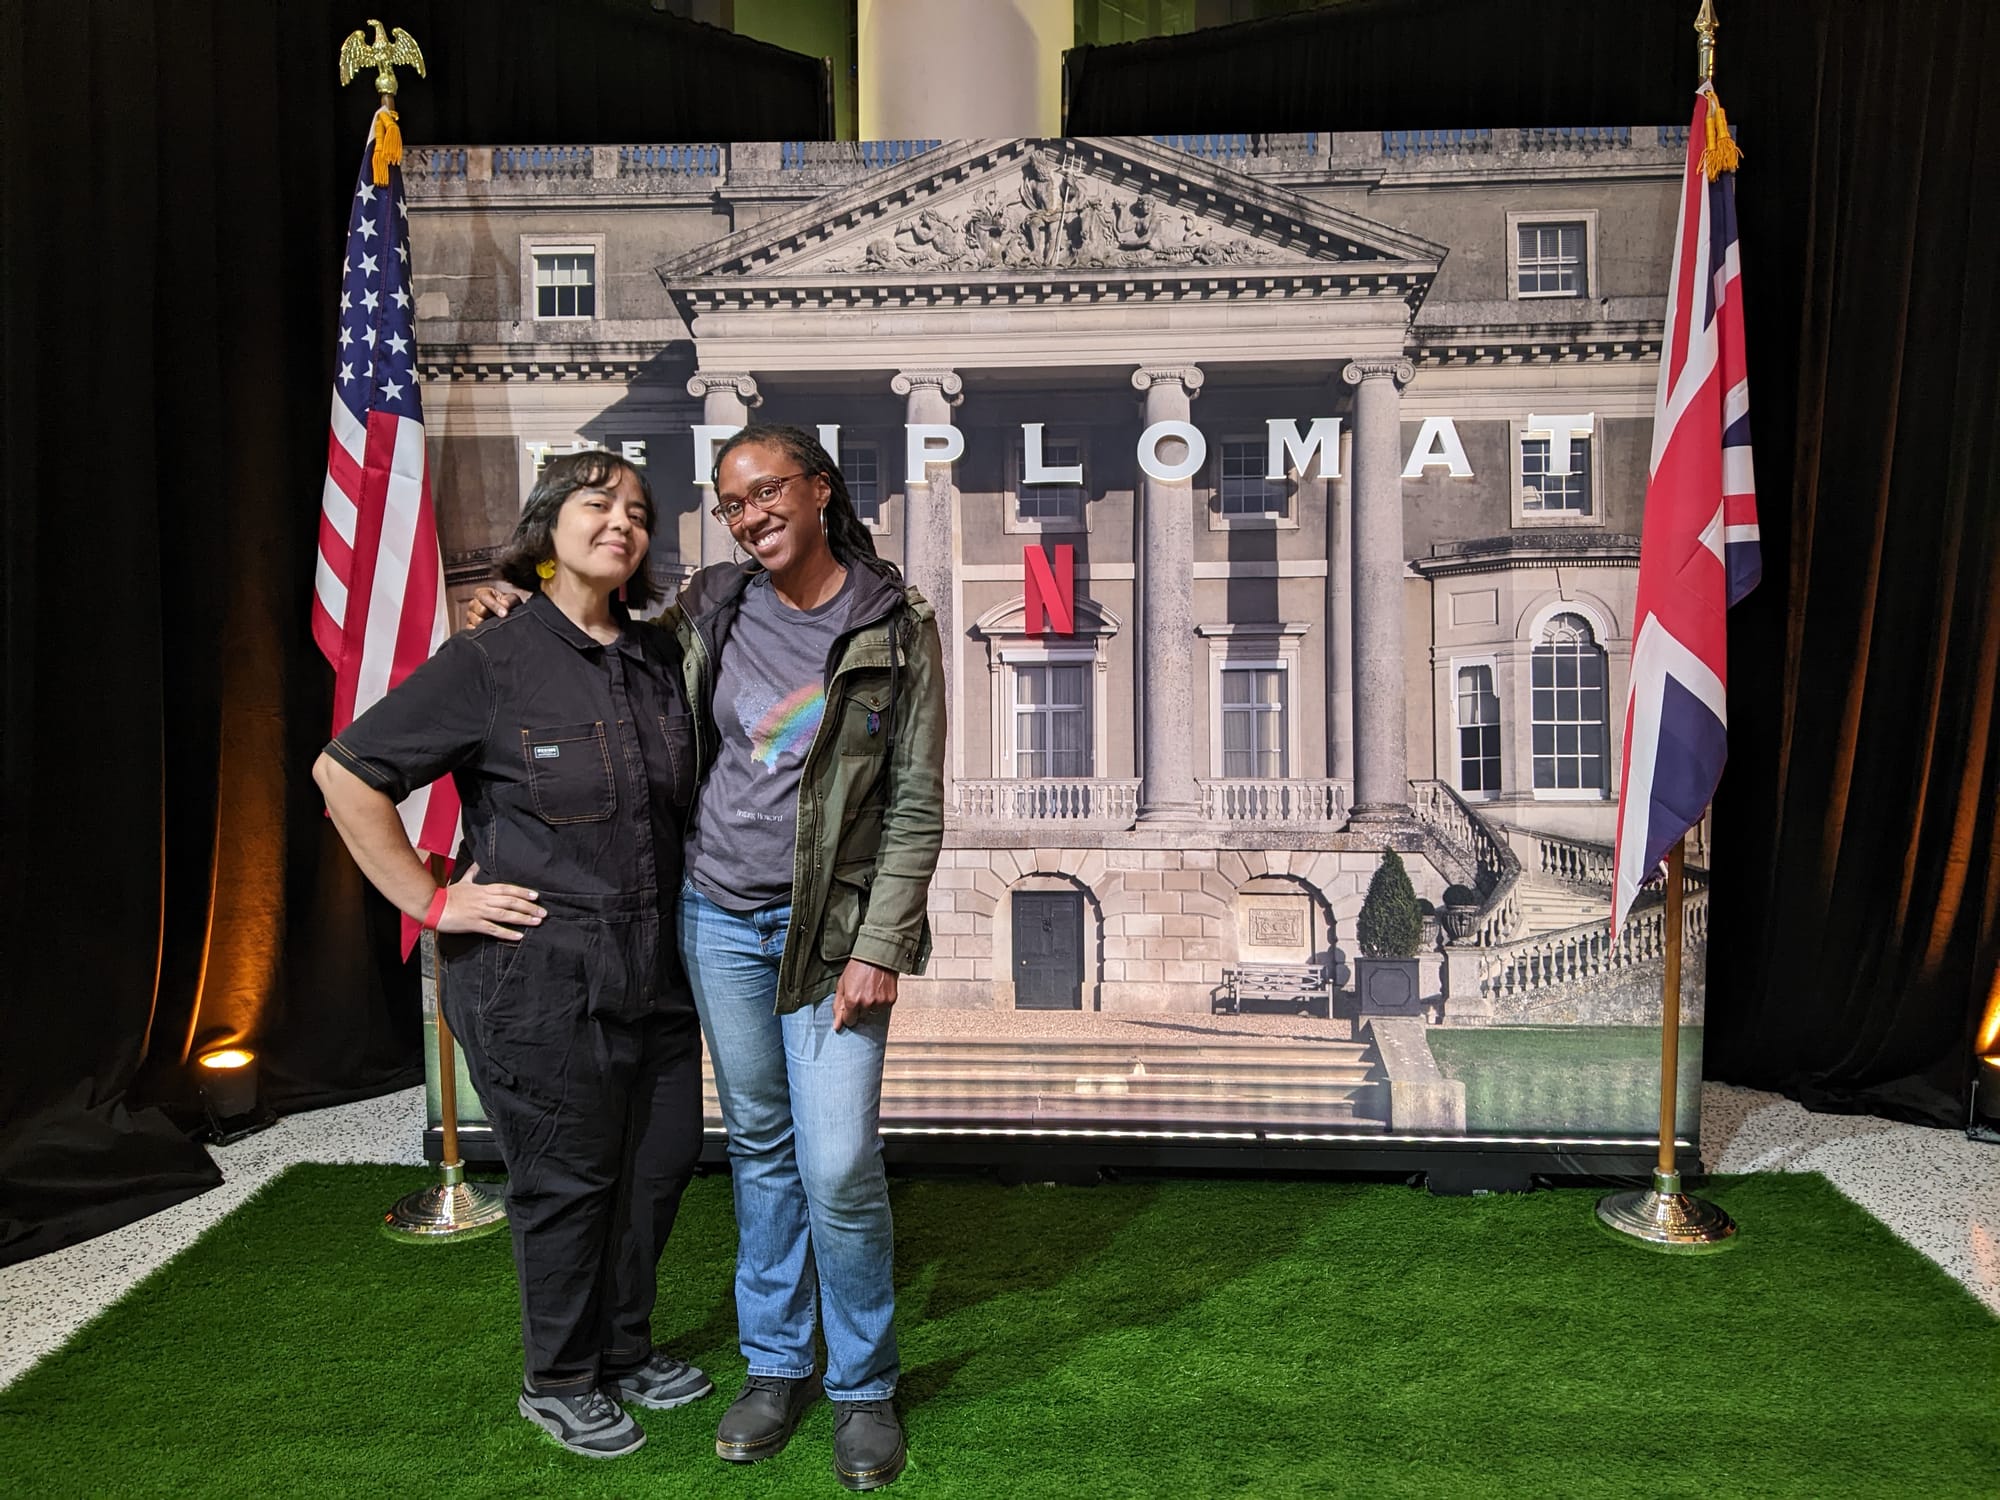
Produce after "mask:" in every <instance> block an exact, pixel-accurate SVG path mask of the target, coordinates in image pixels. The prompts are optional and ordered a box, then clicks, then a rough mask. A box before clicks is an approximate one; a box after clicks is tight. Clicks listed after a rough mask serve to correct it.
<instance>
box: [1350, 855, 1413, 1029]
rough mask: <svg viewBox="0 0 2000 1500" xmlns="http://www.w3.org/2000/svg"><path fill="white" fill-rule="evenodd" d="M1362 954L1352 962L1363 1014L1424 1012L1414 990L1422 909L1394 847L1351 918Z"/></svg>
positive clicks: (1356, 995)
mask: <svg viewBox="0 0 2000 1500" xmlns="http://www.w3.org/2000/svg"><path fill="white" fill-rule="evenodd" d="M1354 938H1355V941H1356V942H1357V943H1359V944H1360V945H1361V955H1362V956H1361V957H1360V958H1359V959H1358V960H1357V961H1356V962H1355V965H1354V991H1355V999H1356V1000H1357V1001H1358V1002H1359V1003H1360V1008H1361V1014H1362V1015H1364V1016H1415V1015H1421V1014H1423V1003H1422V999H1421V997H1420V996H1419V994H1418V976H1417V954H1419V953H1420V952H1422V951H1423V938H1424V918H1423V910H1422V908H1421V907H1419V906H1418V905H1417V892H1416V889H1415V887H1413V886H1412V885H1411V884H1410V872H1409V871H1408V870H1406V869H1404V868H1403V861H1402V859H1401V857H1400V856H1399V855H1398V854H1397V853H1396V851H1395V850H1393V849H1385V850H1383V851H1382V863H1381V864H1379V865H1377V866H1376V867H1375V875H1374V878H1372V879H1371V880H1370V881H1369V882H1368V895H1367V897H1366V898H1365V899H1364V900H1363V901H1362V903H1361V915H1360V916H1359V917H1358V918H1356V919H1355V923H1354Z"/></svg>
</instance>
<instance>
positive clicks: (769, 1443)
mask: <svg viewBox="0 0 2000 1500" xmlns="http://www.w3.org/2000/svg"><path fill="white" fill-rule="evenodd" d="M815 1386H816V1382H815V1381H814V1379H813V1377H812V1376H810V1375H807V1376H805V1377H803V1378H802V1379H799V1380H787V1379H785V1378H784V1377H783V1376H781V1375H752V1376H751V1377H750V1378H749V1379H748V1380H745V1381H744V1382H743V1389H742V1390H741V1391H740V1392H738V1393H737V1397H736V1399H735V1400H734V1401H733V1402H731V1403H730V1407H729V1410H728V1411H726V1412H724V1413H723V1414H722V1421H721V1422H720V1423H718V1424H717V1426H716V1429H715V1456H716V1457H717V1458H725V1459H727V1460H729V1462H731V1463H733V1464H754V1463H756V1462H757V1461H758V1460H759V1459H764V1458H769V1457H771V1456H772V1455H773V1454H775V1453H778V1452H780V1451H782V1450H783V1448H784V1446H785V1444H787V1443H789V1442H790V1441H791V1440H792V1434H793V1432H795V1431H796V1430H797V1429H798V1425H799V1418H800V1417H802V1416H804V1415H805V1410H806V1408H807V1407H808V1406H811V1405H812V1403H813V1396H814V1395H815V1393H816V1392H815Z"/></svg>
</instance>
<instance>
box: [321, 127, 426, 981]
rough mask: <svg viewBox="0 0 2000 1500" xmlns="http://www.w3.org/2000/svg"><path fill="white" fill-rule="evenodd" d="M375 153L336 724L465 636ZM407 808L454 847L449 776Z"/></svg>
mask: <svg viewBox="0 0 2000 1500" xmlns="http://www.w3.org/2000/svg"><path fill="white" fill-rule="evenodd" d="M371 141H372V132H371ZM373 154H374V152H373V146H372V144H371V145H370V146H369V147H367V148H365V149H364V150H363V152H362V156H361V173H360V176H359V178H358V180H357V181H356V184H355V188H354V207H353V212H352V214H351V215H350V216H349V218H348V223H347V257H346V259H345V260H343V261H342V262H341V277H340V348H339V350H338V352H337V353H336V354H335V356H334V369H333V417H332V424H331V428H330V431H329V433H328V438H327V448H326V487H325V489H324V490H323V491H322V492H321V496H320V518H319V570H318V575H317V577H316V579H315V582H314V587H313V616H312V629H313V639H314V640H316V641H318V642H319V648H320V650H321V651H323V652H324V653H325V654H326V659H327V660H328V661H329V662H331V663H332V664H333V670H334V687H333V732H334V733H335V734H338V733H340V731H341V730H343V729H345V728H346V727H347V726H348V725H349V724H351V723H352V722H353V721H354V719H355V716H356V715H358V714H360V713H362V712H364V711H365V710H366V709H367V708H368V707H369V706H370V705H372V704H373V703H374V702H375V701H376V700H377V699H379V698H380V697H382V695H383V694H385V693H387V692H388V691H389V689H390V688H392V687H394V686H395V685H396V684H397V683H399V682H401V681H402V680H403V679H404V678H405V677H407V676H408V675H409V674H410V673H411V672H412V671H413V670H414V669H415V668H416V667H417V666H418V664H419V663H421V662H422V661H424V660H425V659H426V658H427V657H428V656H429V655H430V654H431V653H432V652H433V651H435V650H436V649H437V648H438V647H439V646H440V645H441V644H443V642H444V640H445V638H446V637H447V636H448V635H449V634H450V633H451V632H450V630H449V629H448V628H447V624H446V613H447V609H446V602H445V594H444V558H443V555H442V554H441V553H440V552H439V550H438V539H437V520H436V513H435V512H434V511H433V509H432V507H431V485H430V471H429V464H428V462H427V460H426V456H425V451H424V410H423V402H422V399H421V398H420V396H419V394H418V391H417V366H416V355H417V351H416V335H415V318H414V308H413V307H412V305H411V296H410V289H409V288H410V228H409V209H408V207H407V206H406V205H405V203H404V200H403V171H402V168H401V167H398V166H390V167H389V169H388V173H387V175H388V179H389V181H388V183H387V185H386V186H380V187H378V186H377V185H376V184H375V182H374V180H373V176H374V174H373V171H372V169H371V168H372V157H373ZM398 811H399V812H400V813H401V814H402V818H403V827H404V828H405V829H406V830H407V831H408V833H409V835H410V842H411V843H412V844H413V845H415V846H416V848H417V849H418V850H419V851H420V852H422V853H425V854H441V855H444V856H446V857H447V858H449V857H450V855H451V853H452V850H453V847H454V845H455V844H456V843H457V840H458V790H457V788H456V787H455V786H453V784H452V783H451V781H450V780H449V779H446V780H442V781H437V782H433V783H432V784H431V785H430V786H428V787H423V788H421V789H419V790H418V791H416V792H413V793H411V795H410V796H409V797H408V798H407V799H406V800H405V801H404V802H403V804H402V806H401V807H400V808H399V809H398ZM410 935H411V934H410V932H409V931H406V933H405V938H406V940H407V938H408V937H409V936H410ZM404 946H405V952H407V951H408V942H407V941H406V942H405V945H404Z"/></svg>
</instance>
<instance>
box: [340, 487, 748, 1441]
mask: <svg viewBox="0 0 2000 1500" xmlns="http://www.w3.org/2000/svg"><path fill="white" fill-rule="evenodd" d="M653 515H654V512H653V503H652V497H651V495H650V493H649V492H648V491H647V488H646V485H645V481H644V478H643V476H642V475H640V473H639V472H638V470H636V469H634V468H633V467H632V466H631V465H629V464H626V463H625V462H624V461H623V460H621V459H618V458H614V457H612V456H611V455H609V454H605V453H596V452H590V453H581V454H576V455H572V456H569V457H566V458H562V459H558V460H556V461H555V462H553V463H551V464H550V465H549V467H548V468H547V470H546V471H545V472H544V474H543V477H542V478H541V480H540V481H538V482H537V484H536V486H535V489H534V491H533V493H531V494H530V496H529V497H528V502H527V505H526V507H525V508H524V509H523V512H522V515H521V521H520V524H519V526H518V527H517V528H516V531H515V535H514V540H513V543H512V544H511V545H510V547H509V553H508V557H507V559H506V561H505V563H504V564H503V571H505V572H507V573H508V575H509V577H510V578H511V579H513V580H514V581H516V582H520V583H522V584H524V585H525V586H530V587H533V586H536V585H539V588H538V589H537V591H536V593H535V597H534V598H533V600H532V601H531V602H530V604H529V605H527V606H526V607H525V608H521V609H516V610H514V611H513V612H512V613H511V614H509V615H507V616H506V617H505V618H503V619H496V620H492V621H489V622H488V623H486V624H484V625H482V626H481V627H480V628H479V629H477V630H474V631H470V632H467V633H464V634H461V635H458V636H455V637H453V638H452V639H451V640H449V641H447V642H446V643H445V645H444V646H443V647H442V648H441V649H440V650H439V651H438V652H437V654H436V655H435V656H433V657H432V658H431V659H430V660H429V661H427V662H425V663H424V664H423V665H421V666H420V667H418V668H417V669H416V670H415V671H414V672H412V673H411V674H410V676H409V677H408V679H407V680H406V681H404V682H403V683H402V684H401V685H400V686H398V687H397V688H395V689H394V690H393V691H392V692H390V693H389V694H388V696H386V697H385V698H383V699H382V700H381V701H380V702H379V703H378V704H376V705H375V707H373V708H372V709H370V710H369V711H368V712H367V713H365V714H363V715H362V716H361V717H360V718H359V719H357V720H355V722H354V723H353V724H352V725H351V726H349V728H348V729H347V730H346V731H345V732H344V733H342V734H341V735H340V736H339V737H338V738H336V739H335V740H334V741H333V743H332V744H330V745H328V746H327V748H326V752H325V753H324V754H323V755H322V756H321V757H320V760H319V763H318V765H317V766H315V768H314V777H315V779H316V780H317V781H318V782H319V784H320V786H321V788H322V789H323V790H324V791H325V793H326V800H327V808H328V811H329V812H330V813H331V814H332V816H333V820H334V823H335V825H336V826H337V827H338V828H339V830H340V832H341V836H342V837H343V838H344V839H345V840H346V841H347V844H348V847H349V848H350V849H351V850H352V851H353V853H354V856H355V860H356V863H358V864H359V865H360V866H361V868H362V871H363V873H365V874H366V875H367V876H368V877H369V878H370V879H371V880H372V881H373V882H374V883H375V885H376V886H377V887H378V888H379V889H380V890H381V891H382V892H383V894H384V895H386V896H387V897H388V898H389V899H390V900H391V901H393V902H395V903H396V905H398V906H399V907H401V908H402V909H403V910H404V911H406V912H408V913H409V914H410V915H412V916H422V917H424V918H425V924H426V925H427V926H430V927H435V928H436V929H437V930H438V932H439V933H440V934H441V936H440V939H439V942H440V944H441V950H442V952H443V955H444V958H445V963H446V975H445V999H444V1006H445V1014H446V1017H447V1019H448V1020H449V1021H450V1023H451V1027H452V1031H453V1033H454V1034H455V1035H456V1036H457V1037H458V1038H459V1040H460V1042H461V1043H462V1045H463V1047H464V1049H465V1055H466V1063H467V1067H468V1069H469V1070H470V1072H471V1075H472V1079H473V1082H474V1084H475V1085H476V1086H477V1087H478V1090H479V1097H480V1099H481V1100H482V1101H483V1102H484V1104H485V1106H486V1112H487V1118H488V1119H489V1120H490V1122H491V1123H492V1126H493V1131H494V1134H495V1136H496V1138H497V1139H498V1142H499V1145H500V1151H501V1156H502V1158H503V1159H504V1161H505V1163H506V1167H507V1177H508V1185H507V1207H508V1217H509V1222H510V1224H511V1227H512V1230H513V1236H514V1261H515V1268H516V1270H517V1272H518V1273H519V1276H520V1287H521V1326H522V1338H523V1343H524V1345H525V1348H526V1380H525V1382H524V1386H523V1390H522V1394H521V1400H520V1411H521V1414H522V1415H523V1416H525V1417H527V1418H528V1419H529V1420H530V1421H532V1422H534V1423H535V1424H536V1425H537V1426H539V1427H541V1428H543V1429H544V1430H545V1431H547V1432H549V1433H550V1434H551V1435H552V1436H554V1437H555V1438H556V1439H557V1441H559V1442H561V1443H563V1444H564V1445H565V1446H567V1447H569V1448H571V1449H572V1450H573V1451H576V1452H579V1453H584V1454H587V1455H589V1456H592V1457H604V1458H608V1457H615V1456H617V1455H619V1454H623V1453H629V1452H631V1451H633V1450H634V1449H636V1448H637V1447H639V1446H640V1445H641V1444H642V1443H644V1441H645V1434H644V1433H643V1432H642V1431H641V1430H640V1429H639V1427H638V1425H637V1424H636V1423H635V1422H633V1420H632V1419H631V1417H630V1416H629V1415H627V1414H626V1413H625V1412H624V1411H623V1410H622V1409H621V1408H620V1407H619V1405H618V1402H619V1401H621V1400H623V1401H629V1402H635V1403H638V1404H641V1405H646V1406H652V1407H669V1406H679V1405H682V1404H684V1403H686V1402H689V1401H693V1400H695V1399H697V1398H698V1397H701V1396H704V1395H707V1394H708V1392H709V1391H710V1390H711V1389H712V1387H711V1385H710V1383H709V1381H708V1380H707V1378H706V1377H705V1376H704V1375H702V1373H701V1372H700V1371H699V1370H695V1369H692V1368H691V1367H690V1366H688V1365H685V1364H683V1363H682V1362H680V1361H679V1360H676V1359H674V1358H673V1357H672V1356H671V1355H668V1354H666V1353H664V1352H662V1351H657V1350H655V1349H654V1348H653V1345H652V1337H651V1328H650V1317H651V1313H652V1308H653V1301H654V1288H655V1268H656V1266H657V1264H658V1261H659V1257H660V1252H661V1251H662V1250H663V1249H664V1248H665V1246H666V1242H667V1236H668V1233H669V1232H670V1230H671V1229H672V1227H673V1221H674V1213H675V1210H676V1208H677V1206H678V1204H679V1201H680V1197H681V1192H682V1189H683V1188H685V1187H686V1185H687V1182H688V1179H689V1177H690V1176H691V1175H692V1174H693V1171H694V1166H695V1162H696V1159H697V1157H698V1156H699V1153H700V1149H701V1103H700V1090H701V1076H700V1041H699V1031H698V1027H697V1024H696V1021H695V1013H694V1006H693V1001H692V999H691V997H690V994H689V991H688V983H687V976H686V974H685V973H684V972H683V970H682V968H681V964H680V957H679V953H678V951H677V948H676V945H675V940H674V925H675V924H674V909H673V901H674V894H675V893H676V892H678V891H679V889H680V885H681V837H680V825H681V820H682V816H683V811H684V809H685V808H686V806H687V804H688V801H689V799H690V797H691V796H692V794H693V791H694V783H693V774H694V743H693V732H692V727H691V721H690V719H689V717H688V712H687V706H686V703H685V701H684V698H683V695H682V689H681V687H680V682H681V673H680V670H679V664H678V663H677V662H676V661H673V660H671V659H670V654H671V653H672V651H673V649H674V648H673V642H672V638H671V637H670V636H668V635H667V634H666V633H665V632H663V631H638V630H632V629H629V628H627V627H628V625H629V618H628V617H627V615H626V613H625V610H624V607H623V606H622V605H621V604H620V603H619V602H618V600H617V598H616V595H617V594H618V593H619V592H620V591H621V590H622V591H623V593H624V595H625V598H626V600H627V601H629V602H630V603H632V604H633V605H635V606H640V605H643V604H644V603H645V602H646V595H647V594H648V592H649V587H648V581H647V578H646V572H645V560H646V552H647V547H648V544H649V542H650V539H651V531H652V526H653ZM447 773H448V774H450V775H451V776H452V777H453V778H454V780H455V781H456V783H457V786H458V791H459V795H460V798H461V799H462V803H463V807H464V825H465V843H464V846H463V847H462V848H461V851H460V854H461V864H462V865H465V863H466V862H467V861H470V864H469V867H467V871H466V874H465V875H464V876H463V877H462V878H461V879H460V880H459V881H458V882H456V883H455V884H453V885H451V886H448V887H446V888H445V889H444V890H443V891H441V892H439V891H435V890H434V888H433V887H432V884H431V881H430V877H429V875H428V874H427V873H426V872H425V871H424V868H423V866H422V864H421V862H420V861H419V860H418V858H417V856H416V854H415V853H414V851H413V850H412V849H411V848H410V846H409V843H408V840H407V839H406V838H405V836H404V834H403V830H402V825H401V823H400V822H399V820H398V819H397V816H396V813H395V809H394V804H395V802H397V801H398V800H400V799H401V798H403V797H405V796H407V795H408V794H409V793H410V792H411V791H412V790H414V789H415V788H417V787H421V786H424V785H426V784H427V783H429V782H431V781H433V780H435V779H436V778H437V777H439V776H442V775H445V774H447Z"/></svg>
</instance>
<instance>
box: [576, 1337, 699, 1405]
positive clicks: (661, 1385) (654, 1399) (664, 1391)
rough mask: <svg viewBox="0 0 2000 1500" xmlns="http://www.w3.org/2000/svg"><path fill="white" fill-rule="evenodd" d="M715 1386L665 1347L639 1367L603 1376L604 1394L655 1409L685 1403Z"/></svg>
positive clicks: (647, 1358)
mask: <svg viewBox="0 0 2000 1500" xmlns="http://www.w3.org/2000/svg"><path fill="white" fill-rule="evenodd" d="M714 1389H715V1382H714V1381H712V1380H710V1379H709V1378H708V1377H707V1376H706V1375H704V1374H702V1373H701V1371H699V1370H697V1369H696V1368H695V1367H694V1366H693V1365H691V1364H689V1363H688V1362H687V1361H686V1360H680V1359H675V1358H674V1357H673V1356H672V1355H671V1354H669V1353H667V1352H666V1351H665V1350H664V1349H655V1350H654V1351H653V1352H652V1353H651V1354H650V1355H648V1356H647V1357H646V1362H645V1363H644V1364H643V1365H640V1366H639V1367H638V1369H636V1370H627V1371H626V1372H625V1373H624V1374H622V1375H607V1376H605V1377H604V1394H605V1395H607V1396H609V1397H610V1398H611V1399H612V1400H613V1401H630V1402H632V1403H633V1404H634V1405H636V1406H650V1407H651V1408H652V1409H653V1410H654V1411H671V1410H672V1409H673V1408H674V1407H676V1406H686V1405H687V1404H688V1403H689V1402H690V1401H699V1400H700V1399H701V1398H702V1397H703V1396H706V1395H707V1394H708V1393H709V1392H710V1391H712V1390H714Z"/></svg>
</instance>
